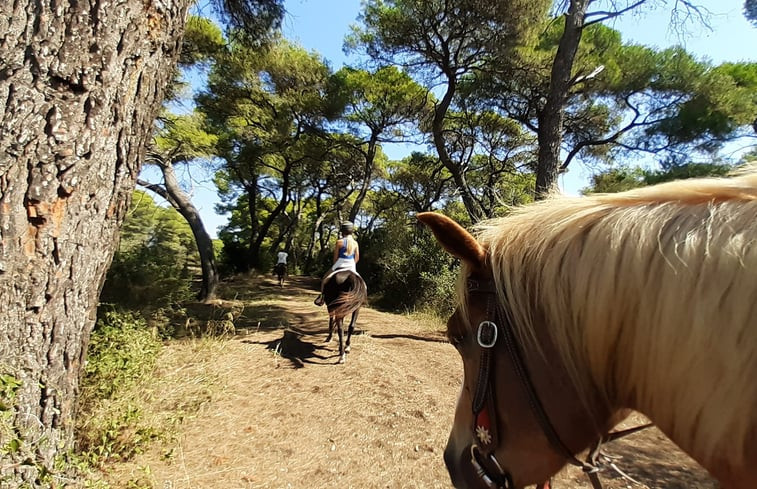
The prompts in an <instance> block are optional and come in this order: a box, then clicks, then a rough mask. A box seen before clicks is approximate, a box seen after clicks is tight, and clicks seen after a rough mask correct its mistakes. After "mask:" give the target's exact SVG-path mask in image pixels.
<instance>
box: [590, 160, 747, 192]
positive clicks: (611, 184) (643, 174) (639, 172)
mask: <svg viewBox="0 0 757 489" xmlns="http://www.w3.org/2000/svg"><path fill="white" fill-rule="evenodd" d="M732 170H733V166H731V165H728V164H723V163H684V164H667V165H663V166H662V168H660V169H657V170H647V169H643V168H638V167H620V168H611V169H609V170H606V171H603V172H600V173H597V174H595V175H593V176H592V183H591V186H589V187H587V188H584V189H582V190H581V193H583V194H593V193H615V192H623V191H626V190H631V189H634V188H638V187H645V186H647V185H656V184H658V183H664V182H670V181H673V180H685V179H687V178H702V177H722V176H725V175H727V174H728V173H729V172H731V171H732Z"/></svg>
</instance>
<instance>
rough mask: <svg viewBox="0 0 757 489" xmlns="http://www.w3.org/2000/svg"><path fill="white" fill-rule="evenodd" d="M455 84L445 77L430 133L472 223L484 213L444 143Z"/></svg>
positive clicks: (453, 79)
mask: <svg viewBox="0 0 757 489" xmlns="http://www.w3.org/2000/svg"><path fill="white" fill-rule="evenodd" d="M456 87H457V82H456V80H455V77H454V75H453V74H449V75H447V91H446V92H445V93H444V96H443V97H442V99H441V101H439V103H438V104H437V105H436V108H435V109H434V120H433V122H432V124H431V132H432V136H433V139H434V146H435V147H436V152H437V154H438V155H439V161H441V162H442V164H443V165H444V166H445V167H446V168H447V170H449V172H450V175H452V181H453V182H455V186H456V187H457V190H458V192H460V197H461V198H462V199H463V205H465V209H466V210H467V211H468V216H470V218H471V220H472V221H473V222H478V221H480V220H481V219H483V218H484V211H483V209H481V206H480V205H479V204H478V202H477V201H476V198H475V196H474V195H473V194H472V193H471V192H470V189H469V188H468V182H467V181H466V179H465V174H464V173H463V172H462V171H461V168H460V167H459V166H457V165H456V164H455V163H454V162H453V161H452V158H451V157H450V155H449V153H448V152H447V147H446V146H445V141H444V118H445V117H446V116H447V110H449V106H450V104H451V103H452V98H453V97H454V96H455V90H456Z"/></svg>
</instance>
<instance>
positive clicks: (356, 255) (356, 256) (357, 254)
mask: <svg viewBox="0 0 757 489" xmlns="http://www.w3.org/2000/svg"><path fill="white" fill-rule="evenodd" d="M358 261H360V246H358V244H357V243H355V263H357V262H358Z"/></svg>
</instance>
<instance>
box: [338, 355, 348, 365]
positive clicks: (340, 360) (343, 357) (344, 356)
mask: <svg viewBox="0 0 757 489" xmlns="http://www.w3.org/2000/svg"><path fill="white" fill-rule="evenodd" d="M346 361H347V355H345V354H342V356H340V357H339V363H344V362H346Z"/></svg>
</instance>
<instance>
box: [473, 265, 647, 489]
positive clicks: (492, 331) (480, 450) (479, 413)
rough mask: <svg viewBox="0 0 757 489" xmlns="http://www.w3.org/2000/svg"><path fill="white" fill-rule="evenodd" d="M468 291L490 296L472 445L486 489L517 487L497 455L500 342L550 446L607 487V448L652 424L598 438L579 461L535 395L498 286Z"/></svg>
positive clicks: (481, 328) (480, 335) (597, 488)
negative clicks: (603, 473)
mask: <svg viewBox="0 0 757 489" xmlns="http://www.w3.org/2000/svg"><path fill="white" fill-rule="evenodd" d="M466 288H467V290H468V292H469V293H471V292H473V293H481V294H486V295H487V299H486V304H487V305H486V309H487V312H486V314H487V315H486V319H484V321H481V323H479V325H478V329H477V331H476V341H477V343H478V345H479V347H480V350H481V361H480V363H479V369H478V375H477V378H476V389H475V393H474V395H473V402H472V410H473V419H474V422H473V434H474V436H475V439H476V440H478V443H473V444H472V445H471V448H470V451H471V464H472V465H473V467H474V468H475V470H476V473H477V474H478V476H479V477H480V478H481V479H482V480H483V481H484V483H485V484H486V485H487V487H490V488H494V489H513V487H514V486H513V482H512V477H511V475H510V473H509V472H508V471H507V470H506V468H503V467H502V465H501V464H500V463H499V461H498V460H497V458H496V456H495V453H494V451H495V449H496V448H497V446H498V441H499V440H498V438H497V430H496V426H497V424H496V420H495V415H496V408H495V406H496V404H495V402H494V389H493V386H494V382H493V377H494V370H493V368H492V363H493V360H494V355H493V354H492V353H493V349H494V347H495V345H496V344H497V341H498V340H500V337H501V341H502V342H503V343H504V344H505V348H506V350H507V353H508V356H509V357H510V361H511V363H512V365H513V370H514V371H515V374H516V376H517V377H518V380H519V382H520V384H521V387H522V388H523V391H524V393H525V394H526V398H527V400H528V404H529V407H530V408H531V412H532V413H533V414H534V416H535V418H536V420H537V422H538V423H539V425H540V427H541V429H542V431H543V432H544V435H545V436H546V437H547V439H548V441H549V443H550V445H551V446H552V447H553V448H554V449H555V450H556V451H557V452H558V453H560V454H561V455H562V456H563V457H565V458H566V459H567V461H568V462H569V463H571V464H572V465H575V466H577V467H580V468H581V469H582V470H583V471H584V473H586V474H587V476H588V477H589V480H590V481H591V484H592V486H593V487H594V489H602V483H601V482H600V480H599V476H598V472H599V470H600V469H599V466H598V460H599V456H600V447H601V445H602V443H605V442H608V441H612V440H615V439H618V438H621V437H623V436H626V435H630V434H631V433H635V432H637V431H639V430H642V429H644V428H646V427H648V426H651V424H647V425H642V426H637V427H634V428H630V429H627V430H622V431H616V432H612V433H609V434H607V435H605V436H601V435H598V436H597V441H596V442H595V443H594V444H593V445H592V448H591V450H590V451H589V454H588V455H587V457H586V460H585V461H582V460H579V459H578V458H576V456H575V455H574V454H573V452H572V451H571V450H570V449H569V448H568V447H567V445H566V444H565V443H564V442H563V441H562V439H561V438H560V435H559V434H558V433H557V431H556V430H555V427H554V425H553V424H552V422H551V421H550V419H549V416H548V415H547V412H546V411H545V409H544V405H543V404H542V402H541V400H540V399H539V396H538V394H537V393H536V389H535V388H534V384H533V381H532V380H531V375H530V373H529V371H528V367H527V365H526V362H525V361H524V359H523V353H522V352H521V349H520V347H519V345H518V343H517V341H516V339H515V334H514V332H513V328H512V325H511V323H510V321H509V320H508V318H507V315H506V314H505V313H504V311H503V309H502V307H499V306H498V305H497V304H496V303H497V301H496V288H495V284H494V281H493V280H491V279H489V280H473V279H468V281H467V283H466ZM489 318H491V319H489Z"/></svg>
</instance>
